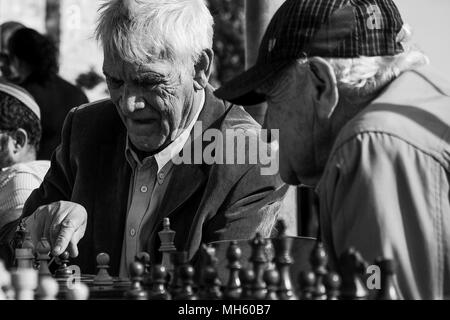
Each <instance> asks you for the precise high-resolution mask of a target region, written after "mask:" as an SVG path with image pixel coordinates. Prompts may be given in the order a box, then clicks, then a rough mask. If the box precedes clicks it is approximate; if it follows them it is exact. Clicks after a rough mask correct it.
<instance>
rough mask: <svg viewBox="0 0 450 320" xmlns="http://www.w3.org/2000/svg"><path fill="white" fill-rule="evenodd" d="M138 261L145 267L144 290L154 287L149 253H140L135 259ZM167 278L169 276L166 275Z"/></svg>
mask: <svg viewBox="0 0 450 320" xmlns="http://www.w3.org/2000/svg"><path fill="white" fill-rule="evenodd" d="M135 260H136V261H139V262H140V263H142V264H143V265H144V276H143V280H142V283H143V285H144V288H146V289H150V288H151V286H152V275H151V270H150V269H151V268H150V255H149V254H148V253H147V252H140V253H138V254H137V255H136V257H135ZM165 272H166V274H167V271H165ZM166 277H167V275H166Z"/></svg>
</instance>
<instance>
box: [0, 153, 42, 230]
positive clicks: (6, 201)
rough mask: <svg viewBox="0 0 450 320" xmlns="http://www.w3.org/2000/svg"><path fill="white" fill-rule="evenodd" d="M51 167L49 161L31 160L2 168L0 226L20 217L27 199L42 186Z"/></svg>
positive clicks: (0, 179) (0, 177)
mask: <svg viewBox="0 0 450 320" xmlns="http://www.w3.org/2000/svg"><path fill="white" fill-rule="evenodd" d="M49 168H50V162H49V161H31V162H27V163H19V164H15V165H13V166H11V167H7V168H3V169H2V170H1V172H0V228H1V227H3V226H4V225H5V224H7V223H9V222H11V221H14V220H16V219H18V218H19V217H20V215H21V213H22V209H23V205H24V204H25V201H26V200H27V199H28V197H29V196H30V194H31V192H32V191H33V190H34V189H36V188H38V187H39V186H40V184H41V183H42V180H43V179H44V176H45V174H46V173H47V171H48V169H49Z"/></svg>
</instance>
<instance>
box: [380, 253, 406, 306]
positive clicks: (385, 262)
mask: <svg viewBox="0 0 450 320" xmlns="http://www.w3.org/2000/svg"><path fill="white" fill-rule="evenodd" d="M375 264H376V265H377V266H378V267H379V268H380V271H381V288H380V290H377V291H376V295H375V300H400V297H399V294H398V292H397V287H396V284H395V273H396V265H395V262H394V260H390V259H383V258H378V259H377V260H376V261H375Z"/></svg>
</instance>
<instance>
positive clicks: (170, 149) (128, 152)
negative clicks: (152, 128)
mask: <svg viewBox="0 0 450 320" xmlns="http://www.w3.org/2000/svg"><path fill="white" fill-rule="evenodd" d="M200 94H201V96H200V104H199V107H198V109H197V112H196V113H195V115H194V118H193V119H192V121H191V123H190V124H189V126H188V127H187V128H186V129H183V130H182V132H181V134H179V135H178V137H177V138H176V139H175V140H174V141H173V142H172V143H171V144H169V145H168V146H167V147H166V148H165V149H163V150H161V151H160V152H158V153H157V154H155V155H153V157H154V158H155V160H156V163H157V164H158V173H159V172H160V171H161V170H162V168H164V166H165V165H166V164H167V163H168V162H169V161H170V160H172V158H173V157H174V156H175V155H177V154H179V153H180V151H181V150H182V149H183V147H184V145H185V144H186V142H187V141H188V139H189V136H190V135H191V131H192V128H193V127H194V125H195V123H196V122H197V120H198V117H199V116H200V113H201V112H202V110H203V107H204V105H205V90H202V91H201V93H200ZM125 156H126V159H127V161H128V163H129V164H130V165H131V167H132V168H134V167H135V165H136V164H141V165H145V164H146V163H150V161H151V158H152V157H148V158H145V159H144V161H142V163H141V161H140V160H139V157H138V156H137V155H136V153H135V152H134V151H133V149H132V148H131V146H130V139H129V138H128V136H127V142H126V147H125Z"/></svg>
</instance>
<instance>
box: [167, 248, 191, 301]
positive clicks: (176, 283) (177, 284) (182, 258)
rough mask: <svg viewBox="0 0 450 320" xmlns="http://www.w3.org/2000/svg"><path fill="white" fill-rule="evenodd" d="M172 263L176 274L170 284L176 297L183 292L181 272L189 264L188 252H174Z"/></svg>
mask: <svg viewBox="0 0 450 320" xmlns="http://www.w3.org/2000/svg"><path fill="white" fill-rule="evenodd" d="M172 263H173V266H174V272H173V277H172V279H171V283H170V291H171V292H172V295H173V296H176V295H178V294H179V292H180V291H181V287H182V283H181V276H180V270H181V268H182V267H183V266H184V265H185V264H186V263H187V252H186V251H180V252H178V251H176V252H174V253H173V254H172ZM166 270H167V269H166Z"/></svg>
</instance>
